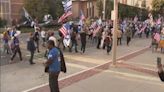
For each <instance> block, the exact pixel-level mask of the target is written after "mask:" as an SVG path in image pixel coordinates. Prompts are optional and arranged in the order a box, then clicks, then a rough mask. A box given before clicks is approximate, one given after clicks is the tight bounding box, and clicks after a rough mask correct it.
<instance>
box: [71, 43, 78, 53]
mask: <svg viewBox="0 0 164 92" xmlns="http://www.w3.org/2000/svg"><path fill="white" fill-rule="evenodd" d="M73 46H74V47H75V52H78V51H77V41H72V45H71V47H70V49H69V51H70V52H72V47H73Z"/></svg>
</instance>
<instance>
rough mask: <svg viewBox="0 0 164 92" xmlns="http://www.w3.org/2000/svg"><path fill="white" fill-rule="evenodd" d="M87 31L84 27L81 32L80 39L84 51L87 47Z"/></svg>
mask: <svg viewBox="0 0 164 92" xmlns="http://www.w3.org/2000/svg"><path fill="white" fill-rule="evenodd" d="M86 36H87V34H86V32H85V29H82V30H81V32H80V39H81V51H82V52H83V53H84V52H85V47H86Z"/></svg>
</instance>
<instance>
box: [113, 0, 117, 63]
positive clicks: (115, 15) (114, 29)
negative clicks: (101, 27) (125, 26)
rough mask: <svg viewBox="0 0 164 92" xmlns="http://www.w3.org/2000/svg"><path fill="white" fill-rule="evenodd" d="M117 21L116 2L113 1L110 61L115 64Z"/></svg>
mask: <svg viewBox="0 0 164 92" xmlns="http://www.w3.org/2000/svg"><path fill="white" fill-rule="evenodd" d="M117 19H118V2H117V0H114V22H113V24H114V28H113V46H112V61H113V65H115V64H116V49H117V26H118V25H117V21H118V20H117Z"/></svg>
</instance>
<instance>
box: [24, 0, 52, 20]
mask: <svg viewBox="0 0 164 92" xmlns="http://www.w3.org/2000/svg"><path fill="white" fill-rule="evenodd" d="M24 6H25V9H26V10H27V11H28V13H29V14H30V15H31V16H32V17H33V18H38V20H39V21H42V19H43V17H44V15H45V14H48V13H49V8H50V7H49V5H48V4H47V3H46V0H25V5H24Z"/></svg>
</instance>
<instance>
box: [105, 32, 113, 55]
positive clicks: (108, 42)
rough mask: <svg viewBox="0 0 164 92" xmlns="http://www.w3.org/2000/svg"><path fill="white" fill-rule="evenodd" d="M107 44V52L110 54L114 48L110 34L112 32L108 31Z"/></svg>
mask: <svg viewBox="0 0 164 92" xmlns="http://www.w3.org/2000/svg"><path fill="white" fill-rule="evenodd" d="M105 45H106V47H107V54H109V52H110V51H111V49H112V36H111V35H110V33H108V34H107V36H106V38H105Z"/></svg>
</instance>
